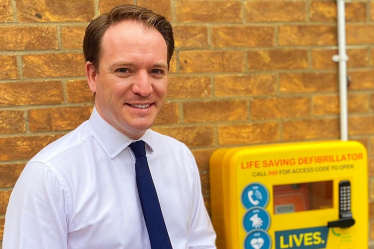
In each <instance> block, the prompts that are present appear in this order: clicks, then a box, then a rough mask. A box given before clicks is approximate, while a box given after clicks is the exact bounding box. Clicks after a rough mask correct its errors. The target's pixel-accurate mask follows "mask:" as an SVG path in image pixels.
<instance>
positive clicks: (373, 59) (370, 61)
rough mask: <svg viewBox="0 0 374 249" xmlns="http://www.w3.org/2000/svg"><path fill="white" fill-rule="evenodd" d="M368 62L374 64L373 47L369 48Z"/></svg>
mask: <svg viewBox="0 0 374 249" xmlns="http://www.w3.org/2000/svg"><path fill="white" fill-rule="evenodd" d="M369 57H370V59H369V64H370V66H374V48H371V49H370V51H369Z"/></svg>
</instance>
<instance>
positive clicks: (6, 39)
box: [0, 26, 58, 50]
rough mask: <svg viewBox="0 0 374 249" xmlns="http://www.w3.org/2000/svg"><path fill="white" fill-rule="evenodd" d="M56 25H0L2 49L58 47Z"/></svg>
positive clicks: (0, 44)
mask: <svg viewBox="0 0 374 249" xmlns="http://www.w3.org/2000/svg"><path fill="white" fill-rule="evenodd" d="M57 48H58V44H57V28H56V27H50V26H49V27H21V26H4V27H0V50H38V49H39V50H46V49H57Z"/></svg>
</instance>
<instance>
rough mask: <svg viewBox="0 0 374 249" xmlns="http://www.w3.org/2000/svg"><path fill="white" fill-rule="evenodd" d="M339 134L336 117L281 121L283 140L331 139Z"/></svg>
mask: <svg viewBox="0 0 374 249" xmlns="http://www.w3.org/2000/svg"><path fill="white" fill-rule="evenodd" d="M339 135H340V134H339V120H338V119H306V120H296V121H288V122H284V123H283V139H284V141H295V140H299V141H302V140H309V139H333V138H338V137H339Z"/></svg>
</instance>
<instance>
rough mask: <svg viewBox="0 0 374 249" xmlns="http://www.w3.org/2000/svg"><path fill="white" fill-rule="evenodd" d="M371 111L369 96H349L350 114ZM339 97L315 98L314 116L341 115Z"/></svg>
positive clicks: (324, 96)
mask: <svg viewBox="0 0 374 249" xmlns="http://www.w3.org/2000/svg"><path fill="white" fill-rule="evenodd" d="M368 111H369V105H368V95H366V94H350V95H349V96H348V112H349V113H363V112H368ZM339 113H340V105H339V96H338V95H321V96H313V114H314V115H328V114H339Z"/></svg>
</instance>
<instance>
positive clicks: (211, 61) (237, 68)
mask: <svg viewBox="0 0 374 249" xmlns="http://www.w3.org/2000/svg"><path fill="white" fill-rule="evenodd" d="M179 63H180V70H181V72H183V73H192V72H196V73H197V72H201V73H214V72H222V73H223V72H224V73H233V72H243V71H244V53H243V52H242V51H207V50H204V51H180V52H179Z"/></svg>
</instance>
